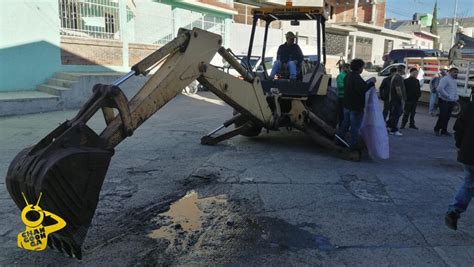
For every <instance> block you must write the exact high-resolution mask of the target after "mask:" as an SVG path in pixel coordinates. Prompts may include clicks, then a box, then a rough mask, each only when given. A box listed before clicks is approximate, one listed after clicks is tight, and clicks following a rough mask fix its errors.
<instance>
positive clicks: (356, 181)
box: [341, 174, 391, 202]
mask: <svg viewBox="0 0 474 267" xmlns="http://www.w3.org/2000/svg"><path fill="white" fill-rule="evenodd" d="M341 180H342V182H343V185H344V188H346V189H347V191H349V192H350V193H351V194H352V195H353V196H355V197H356V198H359V199H363V200H367V201H372V202H390V201H391V199H390V196H389V195H388V193H387V191H386V190H385V185H384V184H383V183H382V182H381V181H380V180H379V179H378V178H377V177H376V176H359V175H354V174H346V175H342V176H341Z"/></svg>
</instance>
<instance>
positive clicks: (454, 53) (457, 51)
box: [448, 40, 465, 65]
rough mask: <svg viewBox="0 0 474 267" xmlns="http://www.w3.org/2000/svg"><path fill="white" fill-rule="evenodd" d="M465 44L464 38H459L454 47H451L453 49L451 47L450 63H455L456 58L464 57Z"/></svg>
mask: <svg viewBox="0 0 474 267" xmlns="http://www.w3.org/2000/svg"><path fill="white" fill-rule="evenodd" d="M464 44H465V43H464V41H463V40H459V41H458V42H457V43H456V44H455V45H453V47H451V49H449V54H448V59H449V65H453V64H454V61H455V60H460V59H462V54H461V49H462V47H463V46H464Z"/></svg>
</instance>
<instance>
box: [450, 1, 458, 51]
mask: <svg viewBox="0 0 474 267" xmlns="http://www.w3.org/2000/svg"><path fill="white" fill-rule="evenodd" d="M456 13H458V0H455V2H454V16H453V25H452V27H451V34H452V36H451V47H453V45H454V40H455V39H456V32H455V29H454V28H455V24H456Z"/></svg>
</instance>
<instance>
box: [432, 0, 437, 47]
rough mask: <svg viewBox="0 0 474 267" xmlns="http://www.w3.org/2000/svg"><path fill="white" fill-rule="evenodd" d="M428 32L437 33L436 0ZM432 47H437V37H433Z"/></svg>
mask: <svg viewBox="0 0 474 267" xmlns="http://www.w3.org/2000/svg"><path fill="white" fill-rule="evenodd" d="M430 32H431V33H432V34H434V35H438V0H436V2H435V6H434V9H433V20H432V21H431V27H430ZM433 48H434V49H439V39H437V38H433Z"/></svg>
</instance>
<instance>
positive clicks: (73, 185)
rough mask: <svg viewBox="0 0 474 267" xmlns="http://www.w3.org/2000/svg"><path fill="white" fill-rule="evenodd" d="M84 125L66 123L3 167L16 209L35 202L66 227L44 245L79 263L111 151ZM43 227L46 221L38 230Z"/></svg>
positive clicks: (46, 222)
mask: <svg viewBox="0 0 474 267" xmlns="http://www.w3.org/2000/svg"><path fill="white" fill-rule="evenodd" d="M104 147H105V145H104V144H103V142H102V140H101V139H100V137H99V136H98V135H97V134H96V133H95V132H94V131H93V130H91V129H90V128H89V127H88V126H87V125H85V124H76V125H74V126H71V125H70V122H69V121H66V122H65V123H63V124H62V125H60V126H59V127H58V128H56V129H55V130H54V131H53V132H51V133H50V134H49V135H48V136H46V137H45V138H43V139H42V140H41V141H40V142H39V143H38V144H36V145H35V146H32V147H29V148H26V149H24V150H23V151H21V152H20V153H19V154H18V155H17V156H16V157H15V159H14V160H13V161H12V163H11V164H10V166H9V168H8V173H7V177H6V184H7V189H8V192H9V193H10V195H11V197H12V199H13V200H14V201H15V203H16V205H17V206H18V207H19V208H20V210H22V209H23V208H24V207H25V206H26V203H25V199H24V198H23V196H22V193H24V194H25V196H26V199H27V200H28V202H30V203H31V202H34V201H36V200H37V199H38V197H39V195H40V192H41V193H42V198H41V203H40V206H41V209H43V210H45V211H49V212H51V213H53V214H56V215H58V216H59V217H61V218H62V219H63V220H65V221H66V226H65V227H64V228H63V229H61V230H59V231H57V232H54V233H52V234H51V235H49V237H48V245H49V246H50V247H52V246H54V247H56V248H57V249H58V250H60V251H63V252H66V253H67V254H69V255H70V256H75V257H76V258H78V259H81V257H82V252H81V246H82V243H83V242H84V239H85V237H86V234H87V230H88V228H89V226H90V224H91V221H92V217H93V216H94V212H95V209H96V207H97V203H98V201H99V193H100V189H101V187H102V183H103V181H104V179H105V175H106V173H107V169H108V166H109V163H110V159H111V157H112V155H113V153H114V151H113V150H112V149H104ZM47 224H48V218H46V219H45V220H44V221H43V226H46V225H47Z"/></svg>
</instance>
